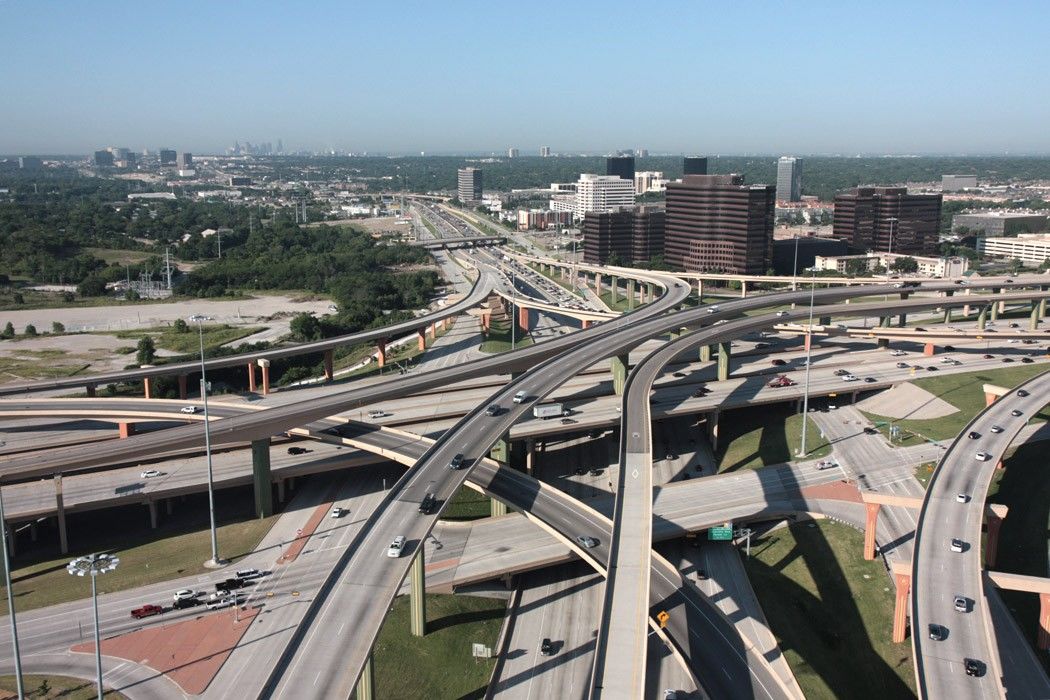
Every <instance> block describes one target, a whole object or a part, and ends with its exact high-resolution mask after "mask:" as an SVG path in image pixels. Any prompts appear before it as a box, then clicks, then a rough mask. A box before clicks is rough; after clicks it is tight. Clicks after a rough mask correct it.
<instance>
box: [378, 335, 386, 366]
mask: <svg viewBox="0 0 1050 700" xmlns="http://www.w3.org/2000/svg"><path fill="white" fill-rule="evenodd" d="M376 364H377V365H378V366H379V367H386V338H380V339H379V340H377V341H376Z"/></svg>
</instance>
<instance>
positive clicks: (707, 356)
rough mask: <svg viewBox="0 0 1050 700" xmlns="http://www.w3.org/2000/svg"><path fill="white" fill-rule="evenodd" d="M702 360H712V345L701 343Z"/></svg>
mask: <svg viewBox="0 0 1050 700" xmlns="http://www.w3.org/2000/svg"><path fill="white" fill-rule="evenodd" d="M700 361H701V362H710V361H711V346H710V345H701V346H700Z"/></svg>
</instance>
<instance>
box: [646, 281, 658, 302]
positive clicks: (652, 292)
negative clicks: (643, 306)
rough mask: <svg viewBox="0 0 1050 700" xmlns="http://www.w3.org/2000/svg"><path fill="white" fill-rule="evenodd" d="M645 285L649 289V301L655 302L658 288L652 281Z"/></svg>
mask: <svg viewBox="0 0 1050 700" xmlns="http://www.w3.org/2000/svg"><path fill="white" fill-rule="evenodd" d="M645 287H646V289H648V290H649V302H648V303H650V304H651V303H653V301H655V300H656V289H655V288H654V287H653V283H652V282H649V283H648V284H646V285H645Z"/></svg>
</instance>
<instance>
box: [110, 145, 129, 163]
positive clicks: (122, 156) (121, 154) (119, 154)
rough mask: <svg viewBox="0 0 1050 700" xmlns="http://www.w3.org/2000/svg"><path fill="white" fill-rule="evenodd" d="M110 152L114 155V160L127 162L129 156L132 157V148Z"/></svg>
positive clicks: (112, 149) (113, 149) (114, 149)
mask: <svg viewBox="0 0 1050 700" xmlns="http://www.w3.org/2000/svg"><path fill="white" fill-rule="evenodd" d="M109 152H110V153H112V154H113V160H115V161H117V160H127V159H128V156H129V155H131V149H130V148H110V149H109Z"/></svg>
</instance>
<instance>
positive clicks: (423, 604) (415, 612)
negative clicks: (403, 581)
mask: <svg viewBox="0 0 1050 700" xmlns="http://www.w3.org/2000/svg"><path fill="white" fill-rule="evenodd" d="M409 576H410V577H411V584H410V587H409V591H408V608H409V615H408V621H409V627H410V629H411V631H412V636H414V637H422V636H424V635H426V633H427V596H426V587H425V585H426V568H425V564H424V562H423V543H422V542H421V543H420V544H419V547H418V548H417V549H416V554H415V556H414V557H412V571H411V572H410V573H409Z"/></svg>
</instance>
